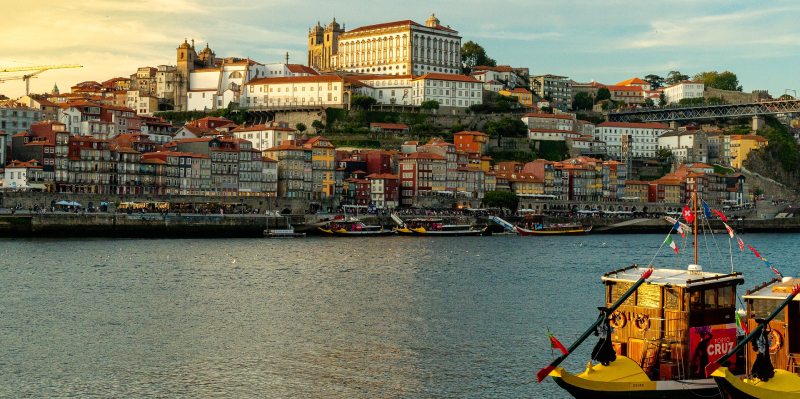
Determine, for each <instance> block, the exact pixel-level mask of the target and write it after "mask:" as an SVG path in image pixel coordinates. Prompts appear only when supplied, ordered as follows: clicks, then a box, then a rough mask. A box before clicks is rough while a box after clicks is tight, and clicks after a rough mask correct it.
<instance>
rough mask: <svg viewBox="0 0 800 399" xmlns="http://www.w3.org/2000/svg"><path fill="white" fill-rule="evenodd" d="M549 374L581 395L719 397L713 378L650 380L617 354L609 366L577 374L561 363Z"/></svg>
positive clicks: (611, 398) (598, 398) (601, 398)
mask: <svg viewBox="0 0 800 399" xmlns="http://www.w3.org/2000/svg"><path fill="white" fill-rule="evenodd" d="M550 377H552V378H553V380H554V381H555V382H556V384H558V385H559V386H560V387H561V388H564V389H565V390H566V391H567V392H569V393H570V395H572V396H573V397H575V398H578V399H670V398H682V397H694V396H695V395H697V396H702V397H706V398H720V396H719V389H718V388H717V386H716V384H714V381H713V380H711V379H704V380H687V381H651V380H650V378H649V377H647V374H645V372H644V371H643V370H642V368H641V367H639V365H638V364H637V363H636V362H634V361H633V360H631V359H629V358H627V357H625V356H618V357H617V360H615V361H613V362H611V364H609V365H608V366H603V365H600V364H597V365H588V366H587V368H586V371H584V372H583V373H580V374H578V375H574V374H571V373H569V372H568V371H566V370H564V368H562V367H558V368H556V369H555V370H553V371H552V372H551V373H550Z"/></svg>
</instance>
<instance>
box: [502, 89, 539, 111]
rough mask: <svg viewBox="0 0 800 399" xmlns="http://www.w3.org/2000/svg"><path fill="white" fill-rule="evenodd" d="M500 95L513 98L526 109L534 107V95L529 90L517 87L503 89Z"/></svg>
mask: <svg viewBox="0 0 800 399" xmlns="http://www.w3.org/2000/svg"><path fill="white" fill-rule="evenodd" d="M498 94H500V95H503V96H507V97H511V98H514V99H516V100H517V102H518V103H519V104H520V105H522V106H523V107H526V108H532V107H533V93H531V92H530V91H529V90H528V89H526V88H524V87H517V88H514V89H503V90H500V91H499V92H498Z"/></svg>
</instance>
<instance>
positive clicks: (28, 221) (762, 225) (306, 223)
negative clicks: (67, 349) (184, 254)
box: [0, 212, 800, 238]
mask: <svg viewBox="0 0 800 399" xmlns="http://www.w3.org/2000/svg"><path fill="white" fill-rule="evenodd" d="M321 218H322V216H320V215H291V216H265V215H251V214H245V215H231V214H225V215H218V214H206V215H203V214H174V213H170V214H159V213H145V214H132V215H129V214H123V213H85V214H84V213H66V212H56V213H33V214H19V213H18V214H5V215H0V236H2V237H74V236H77V237H143V238H161V237H173V238H229V237H262V236H263V233H264V229H265V228H267V227H271V228H284V227H286V225H287V222H289V223H291V224H292V225H293V226H294V227H295V229H296V230H297V231H306V232H309V233H311V234H313V233H314V232H315V227H316V225H315V224H316V223H317V222H319V220H320V219H321ZM362 219H363V220H364V221H365V222H366V223H369V224H381V225H384V226H387V227H388V228H390V227H391V226H394V223H393V222H392V220H391V219H390V218H389V217H388V216H367V217H364V218H362ZM443 219H444V220H445V222H446V223H453V224H475V225H485V226H489V231H490V232H495V233H499V232H502V228H501V227H500V226H498V225H496V224H494V223H493V222H491V221H489V220H488V218H486V217H477V218H475V217H469V216H451V217H444V218H443ZM518 219H519V218H516V217H509V218H508V220H509V221H510V222H511V223H514V222H515V221H517V220H518ZM548 223H581V224H583V225H587V226H588V225H592V226H593V229H592V234H647V233H664V232H666V231H667V230H668V229H669V227H670V226H669V223H668V222H666V221H665V220H663V219H656V218H633V219H631V218H628V219H620V218H578V219H575V218H551V219H548ZM710 224H711V228H712V229H713V230H715V231H719V232H724V231H725V228H724V226H723V225H722V222H721V221H719V220H712V221H711V223H710ZM728 224H729V225H730V226H731V227H733V228H734V229H736V230H737V231H740V232H763V233H795V232H800V218H777V219H766V220H765V219H736V220H731V221H730V222H729V223H728Z"/></svg>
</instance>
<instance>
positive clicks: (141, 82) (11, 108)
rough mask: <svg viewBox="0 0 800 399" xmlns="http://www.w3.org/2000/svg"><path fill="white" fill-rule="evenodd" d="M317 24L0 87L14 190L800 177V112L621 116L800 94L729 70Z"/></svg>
mask: <svg viewBox="0 0 800 399" xmlns="http://www.w3.org/2000/svg"><path fill="white" fill-rule="evenodd" d="M306 39H307V43H308V59H307V60H306V63H305V64H299V63H290V60H289V56H288V54H287V55H286V57H285V60H284V62H281V63H262V62H259V61H257V60H253V59H249V58H237V57H224V56H218V55H217V54H216V52H215V51H214V50H212V48H211V47H210V45H209V44H208V43H205V44H204V45H200V44H196V43H195V42H194V40H191V39H185V40H183V41H182V42H179V44H178V46H177V48H176V53H175V63H174V64H171V65H156V66H142V67H138V68H136V69H135V70H132V72H133V73H132V74H131V75H130V76H126V77H111V78H109V77H101V76H98V77H97V78H98V80H97V81H85V82H81V83H78V84H76V85H74V86H72V87H70V88H69V91H66V90H63V92H62V89H60V88H59V87H58V86H55V87H53V89H52V91H51V92H50V93H42V94H33V93H29V94H26V95H25V96H22V97H20V98H18V99H5V100H3V102H2V104H0V165H3V166H4V167H3V169H2V173H0V178H2V181H1V182H2V185H1V187H2V190H3V191H6V192H19V191H41V192H45V193H51V197H52V198H54V199H57V198H59V197H58V195H59V194H61V193H79V194H97V195H105V196H108V197H109V198H112V197H115V196H116V197H119V198H137V197H138V198H151V199H152V198H162V197H174V196H200V197H209V198H227V197H267V198H283V199H293V200H299V201H303V202H304V203H305V205H304V206H303V207H304V209H303V210H308V209H309V206H311V204H313V205H314V206H316V207H321V208H323V209H333V208H336V207H338V206H341V205H356V206H363V207H369V208H372V209H379V210H380V209H386V210H391V209H395V208H401V207H415V208H479V207H487V206H493V205H496V204H497V203H496V200H497V199H498V198H502V197H503V196H504V195H501V194H498V193H499V192H504V193H513V195H514V197H515V201H518V203H519V208H520V209H531V210H542V209H547V204H551V206H552V204H554V203H564V202H569V203H604V204H606V205H605V206H600V209H601V210H608V211H623V210H624V211H628V210H629V206H628V205H629V204H633V203H636V204H642V203H645V204H646V203H650V204H660V205H662V206H665V207H666V209H671V208H678V207H679V206H681V204H683V203H685V202H686V200H687V198H688V196H689V194H688V193H689V192H691V191H692V190H697V191H698V192H702V193H703V198H705V199H706V201H708V202H709V203H710V204H713V205H714V206H732V207H741V206H748V205H749V204H752V203H753V202H754V200H755V199H756V198H758V196H759V195H761V194H763V193H764V190H766V189H768V184H766V183H763V182H765V181H766V182H771V183H774V185H775V186H779V187H785V186H791V184H792V183H793V181H794V180H792V179H794V178H795V176H794V170H795V169H793V167H794V166H797V161H798V156H797V148H796V144H797V142H796V141H797V139H798V136H797V134H796V133H795V129H794V126H795V125H794V123H795V121H794V120H793V119H792V118H791V115H790V114H788V113H786V114H781V113H774V115H766V116H761V115H758V116H752V117H750V116H746V117H739V118H727V117H720V118H716V119H707V118H706V119H698V120H681V121H669V122H653V121H645V120H640V121H630V120H629V121H624V122H623V121H615V120H613V118H611V117H610V116H613V115H614V113H624V112H634V113H635V112H640V111H643V110H660V109H671V108H680V107H714V106H722V105H724V104H740V103H763V102H770V101H790V100H794V98H793V97H792V96H789V95H788V94H784V95H781V96H780V97H778V98H773V97H772V96H771V95H770V94H769V93H768V92H766V91H764V90H755V91H753V92H751V93H747V92H743V91H742V90H741V86H739V85H738V80H737V78H736V76H735V75H734V74H733V73H731V72H728V71H725V72H722V73H719V72H703V73H699V74H698V75H696V76H694V77H690V76H688V75H683V74H682V73H680V72H679V71H672V72H670V74H669V75H667V76H666V77H660V76H656V75H646V76H643V77H628V76H621V77H620V79H621V81H619V82H617V83H614V84H603V83H600V82H595V81H590V82H579V81H575V80H573V79H571V78H570V77H567V76H560V75H557V74H551V73H545V74H531V73H530V71H529V68H527V67H514V66H509V65H502V64H498V62H496V61H495V60H493V59H491V58H490V57H489V56H488V55H487V54H486V52H485V50H484V49H483V48H482V47H481V46H480V45H478V44H477V43H474V42H472V41H467V42H462V37H461V36H459V33H458V31H457V30H455V29H454V28H452V27H450V26H448V25H445V24H442V22H441V21H440V20H439V19H438V18H437V17H436V16H435V15H431V16H430V17H429V18H428V19H427V20H425V22H424V23H417V22H414V21H412V20H402V21H395V22H387V23H378V24H375V25H368V26H361V27H358V28H355V29H352V30H347V29H346V28H345V25H344V24H341V25H340V23H339V22H337V21H336V19H333V20H332V21H331V22H330V23H329V24H326V25H322V24H320V23H317V24H316V25H314V26H312V27H311V28H310V29H309V30H308V37H307V38H306ZM297 40H298V41H299V40H302V38H297ZM165 58H166V57H165ZM104 79H105V80H104ZM787 148H788V150H787ZM749 169H752V170H749ZM773 171H777V172H776V173H774V174H773V173H770V172H773ZM639 206H641V205H639ZM592 209H597V207H596V206H595V207H592Z"/></svg>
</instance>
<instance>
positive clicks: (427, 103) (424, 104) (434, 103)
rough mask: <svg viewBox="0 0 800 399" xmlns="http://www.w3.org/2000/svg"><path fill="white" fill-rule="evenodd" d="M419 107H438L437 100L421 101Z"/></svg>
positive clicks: (429, 108) (427, 108) (431, 108)
mask: <svg viewBox="0 0 800 399" xmlns="http://www.w3.org/2000/svg"><path fill="white" fill-rule="evenodd" d="M419 107H420V108H422V109H426V110H433V109H439V102H438V101H436V100H426V101H423V102H422V104H420V105H419Z"/></svg>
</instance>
